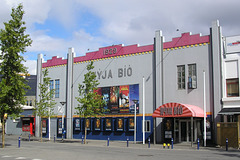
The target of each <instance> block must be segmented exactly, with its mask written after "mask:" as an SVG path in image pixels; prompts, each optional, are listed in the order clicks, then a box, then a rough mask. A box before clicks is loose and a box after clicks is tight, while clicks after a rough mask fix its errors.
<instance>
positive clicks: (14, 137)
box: [5, 135, 239, 151]
mask: <svg viewBox="0 0 240 160" xmlns="http://www.w3.org/2000/svg"><path fill="white" fill-rule="evenodd" d="M19 137H21V140H22V141H29V137H28V136H18V135H5V140H6V142H5V143H8V141H18V139H19ZM30 141H40V138H39V137H30ZM43 142H47V143H54V138H53V137H52V138H51V140H50V141H49V139H48V138H43ZM55 143H74V144H79V145H84V144H83V143H82V139H64V140H63V141H62V139H59V138H58V139H55ZM85 145H86V146H97V147H116V148H117V147H120V148H127V141H111V140H110V141H109V144H108V141H107V140H92V139H87V141H86V144H85ZM128 147H129V148H136V149H157V150H172V149H171V144H170V146H169V147H168V146H166V147H165V148H164V147H163V144H152V143H151V144H150V148H149V144H148V143H146V144H142V142H137V143H136V144H134V142H133V141H129V142H128ZM173 150H198V149H197V144H196V143H194V144H193V147H191V143H177V144H174V145H173ZM199 150H225V148H224V147H223V148H221V147H202V146H200V147H199ZM228 150H229V151H230V150H232V151H239V150H238V149H235V148H229V149H228Z"/></svg>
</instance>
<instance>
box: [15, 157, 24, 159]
mask: <svg viewBox="0 0 240 160" xmlns="http://www.w3.org/2000/svg"><path fill="white" fill-rule="evenodd" d="M16 159H26V158H25V157H17V158H16Z"/></svg>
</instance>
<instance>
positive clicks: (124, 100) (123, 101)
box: [119, 85, 129, 113]
mask: <svg viewBox="0 0 240 160" xmlns="http://www.w3.org/2000/svg"><path fill="white" fill-rule="evenodd" d="M119 108H120V113H129V86H128V85H126V86H120V87H119Z"/></svg>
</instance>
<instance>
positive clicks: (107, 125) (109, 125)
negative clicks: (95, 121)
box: [105, 118, 112, 131]
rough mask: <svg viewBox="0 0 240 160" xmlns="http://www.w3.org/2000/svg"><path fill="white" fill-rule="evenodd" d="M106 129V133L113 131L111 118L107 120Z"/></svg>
mask: <svg viewBox="0 0 240 160" xmlns="http://www.w3.org/2000/svg"><path fill="white" fill-rule="evenodd" d="M105 127H106V131H111V130H112V119H111V118H106V121H105Z"/></svg>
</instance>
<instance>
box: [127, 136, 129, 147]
mask: <svg viewBox="0 0 240 160" xmlns="http://www.w3.org/2000/svg"><path fill="white" fill-rule="evenodd" d="M128 141H129V139H128V138H127V147H128V145H129V142H128Z"/></svg>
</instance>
